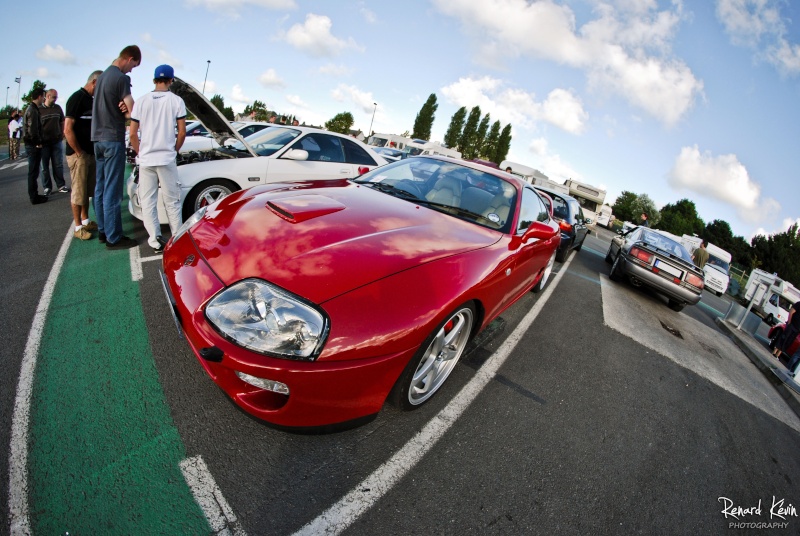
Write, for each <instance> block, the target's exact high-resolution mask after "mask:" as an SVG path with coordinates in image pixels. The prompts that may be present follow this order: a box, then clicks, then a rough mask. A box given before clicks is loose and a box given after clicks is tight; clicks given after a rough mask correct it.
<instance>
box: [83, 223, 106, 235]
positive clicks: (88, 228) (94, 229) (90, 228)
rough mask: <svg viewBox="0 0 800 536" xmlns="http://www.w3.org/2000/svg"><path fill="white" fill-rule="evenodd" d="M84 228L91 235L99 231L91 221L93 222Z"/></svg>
mask: <svg viewBox="0 0 800 536" xmlns="http://www.w3.org/2000/svg"><path fill="white" fill-rule="evenodd" d="M83 227H84V228H85V229H86V230H87V231H89V232H90V233H93V232H95V231H96V230H97V224H96V223H95V222H93V221H91V220H90V221H89V223H87V224H86V225H84V226H83ZM103 238H105V235H103Z"/></svg>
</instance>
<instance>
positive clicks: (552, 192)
mask: <svg viewBox="0 0 800 536" xmlns="http://www.w3.org/2000/svg"><path fill="white" fill-rule="evenodd" d="M533 187H534V188H536V189H537V190H541V191H543V192H544V193H546V194H547V195H549V196H551V197H560V198H561V199H566V200H568V201H570V200H572V201H575V202H576V203H578V205H579V206H580V203H579V202H578V200H577V199H575V198H574V197H572V196H571V195H567V194H562V193H561V192H557V191H555V190H551V189H550V188H544V187H542V186H538V185H536V184H534V185H533Z"/></svg>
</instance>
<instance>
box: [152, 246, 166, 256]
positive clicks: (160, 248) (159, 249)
mask: <svg viewBox="0 0 800 536" xmlns="http://www.w3.org/2000/svg"><path fill="white" fill-rule="evenodd" d="M153 253H155V254H156V255H161V254H162V253H164V246H162V245H161V244H159V245H158V247H155V248H153Z"/></svg>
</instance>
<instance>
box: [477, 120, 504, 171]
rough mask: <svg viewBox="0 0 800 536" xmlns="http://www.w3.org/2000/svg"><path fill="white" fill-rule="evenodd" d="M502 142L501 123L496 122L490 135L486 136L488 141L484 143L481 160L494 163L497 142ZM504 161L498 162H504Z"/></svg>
mask: <svg viewBox="0 0 800 536" xmlns="http://www.w3.org/2000/svg"><path fill="white" fill-rule="evenodd" d="M499 141H500V121H495V122H494V123H492V128H491V130H490V131H489V135H488V136H486V141H484V142H483V147H481V152H480V155H481V158H484V159H485V160H489V161H491V162H494V161H495V160H496V156H497V142H499ZM502 161H503V160H498V163H499V162H502Z"/></svg>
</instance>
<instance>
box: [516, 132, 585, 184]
mask: <svg viewBox="0 0 800 536" xmlns="http://www.w3.org/2000/svg"><path fill="white" fill-rule="evenodd" d="M528 150H529V151H530V152H531V154H533V155H535V156H537V157H538V159H537V163H536V165H534V166H532V167H534V168H536V169H538V170H539V171H541V172H542V173H544V174H545V175H547V177H548V178H549V179H550V180H551V181H555V182H558V183H561V184H563V183H564V181H565V180H567V179H575V180H578V181H582V180H583V175H581V173H579V172H578V171H577V170H575V168H573V167H572V166H571V165H570V164H569V163H568V162H564V161H563V160H561V156H560V155H558V154H553V153H551V152H550V147H549V144H548V143H547V140H546V139H544V138H536V139H534V140H533V141H531V143H530V145H528ZM520 164H525V162H520ZM525 165H528V164H525Z"/></svg>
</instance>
